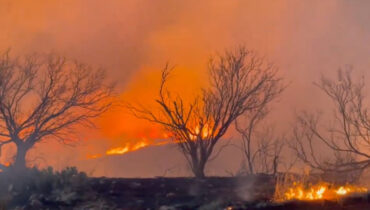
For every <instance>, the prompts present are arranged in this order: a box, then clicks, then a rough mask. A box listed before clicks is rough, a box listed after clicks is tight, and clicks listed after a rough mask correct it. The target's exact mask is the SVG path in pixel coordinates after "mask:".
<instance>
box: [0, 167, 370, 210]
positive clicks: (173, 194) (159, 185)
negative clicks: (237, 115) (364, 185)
mask: <svg viewBox="0 0 370 210" xmlns="http://www.w3.org/2000/svg"><path fill="white" fill-rule="evenodd" d="M17 180H18V181H17ZM19 180H21V181H19ZM275 180H276V179H275V178H274V177H273V176H269V175H263V174H260V175H257V176H248V177H210V178H205V179H195V178H160V177H159V178H150V179H140V178H136V179H126V178H105V177H101V178H89V177H87V176H86V175H85V174H84V173H80V172H78V171H77V170H76V169H75V168H68V169H65V170H63V171H62V172H54V171H53V170H52V169H47V170H43V171H38V170H36V169H33V170H29V171H26V172H24V173H22V174H20V175H10V174H9V172H7V173H0V181H1V182H0V185H1V186H0V193H1V194H0V202H1V209H15V208H21V209H130V210H131V209H161V210H164V209H330V210H331V209H333V210H334V209H335V210H336V209H350V210H351V209H353V210H355V209H356V210H357V209H369V208H370V194H364V195H356V196H352V197H346V198H343V199H341V200H337V201H327V200H320V201H309V202H308V201H307V202H306V201H289V202H283V203H277V202H273V201H272V199H273V195H274V191H275Z"/></svg>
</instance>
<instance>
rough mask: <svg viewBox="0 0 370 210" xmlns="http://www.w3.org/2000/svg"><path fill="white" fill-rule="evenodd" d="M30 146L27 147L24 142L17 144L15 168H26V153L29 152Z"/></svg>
mask: <svg viewBox="0 0 370 210" xmlns="http://www.w3.org/2000/svg"><path fill="white" fill-rule="evenodd" d="M28 149H29V147H27V146H26V145H25V144H24V143H23V144H18V145H17V154H16V156H15V161H14V168H15V169H17V170H18V169H20V170H22V169H26V155H27V152H28Z"/></svg>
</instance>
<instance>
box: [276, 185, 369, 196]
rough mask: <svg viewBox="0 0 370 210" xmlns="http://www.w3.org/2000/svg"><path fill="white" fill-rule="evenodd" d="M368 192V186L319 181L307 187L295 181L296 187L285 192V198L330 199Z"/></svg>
mask: <svg viewBox="0 0 370 210" xmlns="http://www.w3.org/2000/svg"><path fill="white" fill-rule="evenodd" d="M366 192H368V190H367V188H364V187H358V186H353V185H345V186H334V185H333V184H329V183H319V184H316V185H312V186H310V187H306V188H305V187H303V185H302V184H297V183H294V187H290V188H288V189H287V191H286V192H285V193H284V199H283V200H320V199H328V200H330V199H336V198H338V197H340V196H344V195H348V194H351V193H366Z"/></svg>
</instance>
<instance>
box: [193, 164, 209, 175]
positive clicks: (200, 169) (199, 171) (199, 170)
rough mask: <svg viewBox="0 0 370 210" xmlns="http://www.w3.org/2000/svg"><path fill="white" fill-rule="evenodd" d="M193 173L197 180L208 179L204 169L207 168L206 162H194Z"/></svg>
mask: <svg viewBox="0 0 370 210" xmlns="http://www.w3.org/2000/svg"><path fill="white" fill-rule="evenodd" d="M192 164H193V165H192V171H193V174H194V176H195V177H196V178H204V177H206V175H205V173H204V169H205V166H206V163H205V162H204V161H194V160H193V163H192Z"/></svg>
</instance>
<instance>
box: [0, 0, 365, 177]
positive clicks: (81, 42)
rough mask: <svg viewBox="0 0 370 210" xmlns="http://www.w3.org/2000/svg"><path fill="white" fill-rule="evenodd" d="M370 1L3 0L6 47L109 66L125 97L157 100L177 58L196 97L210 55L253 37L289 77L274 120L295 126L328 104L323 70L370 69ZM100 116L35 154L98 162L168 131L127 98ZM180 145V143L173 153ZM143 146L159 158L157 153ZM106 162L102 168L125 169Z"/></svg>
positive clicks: (0, 39) (183, 88) (182, 80)
mask: <svg viewBox="0 0 370 210" xmlns="http://www.w3.org/2000/svg"><path fill="white" fill-rule="evenodd" d="M369 6H370V2H368V1H366V0H358V1H346V0H335V1H334V0H328V1H321V0H312V1H295V0H275V1H268V0H262V1H257V0H217V1H213V0H205V1H195V0H186V1H173V0H157V1H149V0H124V1H122V0H110V1H101V0H60V1H57V0H33V1H29V0H0V25H1V30H0V49H4V50H5V49H7V48H11V49H12V53H13V54H27V53H31V52H55V53H58V54H62V55H65V56H67V57H70V58H73V59H78V60H80V61H82V62H85V63H89V64H91V65H93V66H99V67H103V68H105V69H106V70H107V72H108V74H109V76H110V78H111V79H112V80H115V81H117V84H118V87H117V89H118V90H117V91H118V92H119V94H120V98H121V99H122V100H124V101H129V102H134V103H141V104H144V105H146V106H152V105H154V104H153V99H154V98H155V96H156V94H157V90H158V87H159V79H160V70H161V68H162V67H164V65H165V64H166V63H167V62H169V63H170V64H173V65H175V66H176V70H175V71H174V74H173V75H172V77H171V80H170V81H171V82H170V88H172V89H174V90H175V91H176V92H179V93H181V94H182V95H185V96H186V97H189V98H191V97H194V96H195V95H196V94H195V93H197V92H198V91H199V89H200V88H201V87H204V86H206V85H207V79H205V78H206V75H207V72H206V64H207V59H208V58H209V56H210V55H214V54H215V53H217V52H222V50H224V49H225V48H230V47H235V46H237V45H240V44H243V45H245V46H246V47H247V48H249V49H252V50H256V51H257V52H258V53H259V54H260V55H262V56H265V57H266V58H267V59H268V60H269V61H271V62H274V63H275V64H276V65H277V66H278V67H279V69H280V72H281V75H282V76H283V77H284V79H285V81H286V82H287V83H289V87H288V89H287V90H286V91H285V92H284V94H283V95H282V96H281V97H280V99H279V101H278V102H277V103H276V104H274V106H273V112H272V113H271V115H270V119H269V120H270V122H271V123H274V124H276V125H277V126H278V130H279V131H281V132H286V131H288V130H289V126H290V123H291V116H293V114H294V110H300V109H303V108H308V107H310V108H311V107H313V108H319V107H320V106H321V105H323V104H325V98H324V97H323V96H322V95H321V94H320V92H319V91H318V90H316V89H315V88H314V86H313V85H312V82H313V81H315V80H317V79H318V78H319V77H320V74H327V75H332V74H333V73H334V72H335V71H336V70H337V69H338V68H339V67H343V66H344V65H346V64H351V65H353V66H354V68H355V70H356V71H357V72H359V74H366V73H367V71H368V68H369V66H370V65H369V64H370V60H369V59H368V55H369V54H370V45H369V44H368V43H369V41H370V40H369V39H370V22H369V21H368V20H369V19H370V13H369V12H368V9H367V8H369ZM96 121H97V126H98V128H99V129H97V130H91V129H85V128H81V129H80V130H81V139H83V141H81V142H79V143H77V144H76V145H75V146H73V147H68V146H67V147H65V146H61V145H60V144H57V143H43V144H41V145H39V146H38V147H37V148H36V149H35V151H34V153H35V154H37V155H36V156H41V158H39V159H42V160H43V161H41V162H42V163H40V164H46V165H53V166H55V167H64V166H65V165H71V164H72V165H73V164H75V165H79V166H81V168H82V169H84V170H90V168H88V167H87V166H86V167H85V165H86V163H85V162H83V163H81V161H84V160H85V159H86V157H88V156H89V155H90V156H91V155H96V154H104V152H105V151H106V150H107V149H109V148H113V147H123V146H124V145H126V144H132V145H134V144H135V143H137V142H139V141H141V140H142V139H147V141H149V142H154V141H156V140H157V139H161V138H164V133H163V131H162V130H161V128H160V127H159V126H156V125H153V124H152V123H149V122H146V121H143V120H138V119H136V118H135V117H133V116H132V115H130V114H129V113H128V112H127V111H126V110H124V109H122V108H120V107H115V108H113V109H112V110H111V111H110V112H108V113H106V114H105V115H104V116H102V117H101V118H99V119H97V120H96ZM230 136H234V135H232V134H231V135H230ZM50 151H52V152H50ZM138 153H139V152H138ZM172 153H177V151H176V150H175V149H173V151H172V150H171V152H168V154H167V155H168V156H170V155H169V154H172ZM140 154H141V155H142V157H140V158H142V159H145V160H146V161H147V160H148V159H152V160H153V159H154V158H153V157H152V156H150V154H151V153H150V152H148V153H144V152H142V153H140ZM223 157H224V158H223V159H224V160H233V161H234V160H235V159H233V157H229V156H227V154H225V155H224V156H223ZM2 158H3V157H2ZM140 158H139V159H140ZM158 159H161V158H160V157H158ZM164 159H165V158H164ZM140 160H141V159H140ZM153 161H155V160H153ZM144 162H145V161H144ZM234 162H237V161H234ZM89 164H90V163H89ZM94 164H95V163H94ZM94 164H92V165H94ZM109 164H113V165H114V164H116V163H115V162H111V163H109ZM117 164H119V163H117ZM225 164H226V165H227V164H228V163H227V162H225ZM149 165H153V164H151V162H150V161H148V162H147V165H145V167H144V166H143V167H141V168H144V169H140V170H138V171H140V173H145V174H144V175H143V174H142V176H154V175H158V173H159V172H158V173H157V172H155V170H156V169H155V168H154V167H155V166H153V167H149ZM236 165H239V162H237V164H236ZM94 167H96V168H99V167H100V166H99V164H98V163H96V164H95V165H94ZM126 169H127V168H125V167H124V166H122V170H126ZM97 170H98V171H99V173H97V174H98V175H112V176H113V175H117V174H118V175H121V174H122V173H119V172H115V173H113V172H112V173H110V172H109V170H108V169H106V170H105V169H102V168H99V169H97ZM127 170H131V171H132V168H130V169H127ZM161 170H162V169H161ZM215 170H216V169H215ZM220 170H221V171H224V168H222V167H221V169H220ZM137 173H139V172H137ZM123 175H127V174H123ZM129 175H132V176H134V175H135V173H134V172H133V173H132V174H129Z"/></svg>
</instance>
